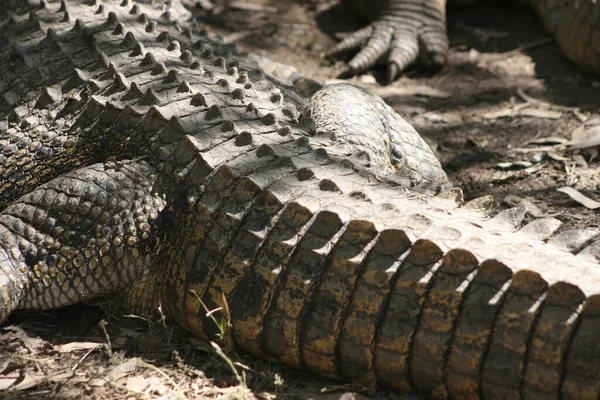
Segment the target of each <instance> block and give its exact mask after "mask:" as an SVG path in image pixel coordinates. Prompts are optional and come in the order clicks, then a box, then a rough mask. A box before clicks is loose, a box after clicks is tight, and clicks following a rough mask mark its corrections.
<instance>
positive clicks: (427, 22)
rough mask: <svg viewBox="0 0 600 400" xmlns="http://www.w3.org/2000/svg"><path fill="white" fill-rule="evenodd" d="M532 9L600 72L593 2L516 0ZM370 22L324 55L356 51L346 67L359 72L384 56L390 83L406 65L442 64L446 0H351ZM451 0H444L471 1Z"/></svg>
mask: <svg viewBox="0 0 600 400" xmlns="http://www.w3.org/2000/svg"><path fill="white" fill-rule="evenodd" d="M519 1H520V2H521V3H523V4H526V5H528V6H530V7H532V8H533V9H534V10H535V12H536V13H537V15H538V16H539V18H540V21H541V22H542V24H543V25H544V26H545V27H546V29H547V30H548V31H549V32H551V33H552V34H554V36H555V38H556V41H557V43H558V45H559V46H560V48H561V50H562V51H563V53H564V54H565V55H566V56H567V57H568V58H569V59H570V60H572V61H573V62H575V63H576V64H577V65H579V66H580V67H581V68H583V69H585V70H586V71H589V72H592V73H594V74H597V75H600V3H598V2H597V1H596V0H573V1H563V0H519ZM351 2H352V4H353V5H354V7H355V8H356V10H357V12H358V13H359V15H362V16H363V17H364V18H365V19H367V20H369V21H374V22H373V23H372V24H370V25H369V26H367V27H365V28H363V29H361V30H359V31H357V32H355V33H354V34H352V35H350V36H348V37H347V38H345V39H344V40H343V41H341V42H340V43H338V44H337V45H336V46H335V47H333V48H332V49H331V50H330V51H329V52H328V53H327V54H328V55H329V56H336V55H339V54H341V53H345V52H347V51H349V50H355V49H360V51H359V52H358V54H356V55H355V56H354V57H353V58H352V60H350V61H349V62H348V67H349V68H350V71H351V72H353V73H359V72H363V71H365V70H366V69H368V68H369V67H371V66H373V65H374V64H375V62H376V61H377V60H378V59H379V58H381V57H382V56H385V58H386V60H387V65H388V80H389V81H390V82H391V81H393V80H394V79H396V78H397V77H398V75H399V74H400V73H401V72H402V71H403V70H404V69H405V68H406V67H408V66H409V65H411V64H413V63H415V62H417V63H418V64H420V65H422V66H424V67H426V68H430V69H438V68H441V67H442V66H443V65H444V64H445V63H446V57H447V55H446V53H447V51H448V38H447V36H446V0H375V1H372V0H351ZM474 2H475V1H474V0H454V1H452V0H450V1H449V2H448V4H450V5H454V4H460V5H465V4H472V3H474Z"/></svg>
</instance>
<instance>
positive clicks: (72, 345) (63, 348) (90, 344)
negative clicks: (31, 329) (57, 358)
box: [54, 342, 103, 353]
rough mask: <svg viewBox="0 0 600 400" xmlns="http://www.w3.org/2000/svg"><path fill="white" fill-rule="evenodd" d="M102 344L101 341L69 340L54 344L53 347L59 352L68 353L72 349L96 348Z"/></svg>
mask: <svg viewBox="0 0 600 400" xmlns="http://www.w3.org/2000/svg"><path fill="white" fill-rule="evenodd" d="M102 346H103V344H102V343H97V342H71V343H65V344H61V345H58V346H54V349H55V350H57V351H59V352H61V353H70V352H72V351H80V350H92V349H98V348H100V347H102Z"/></svg>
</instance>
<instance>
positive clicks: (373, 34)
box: [327, 0, 448, 82]
mask: <svg viewBox="0 0 600 400" xmlns="http://www.w3.org/2000/svg"><path fill="white" fill-rule="evenodd" d="M354 3H355V6H356V8H357V9H359V11H362V13H363V15H365V16H366V17H367V18H369V19H375V18H376V16H377V17H378V19H376V20H375V22H373V23H372V24H370V25H369V26H367V27H366V28H363V29H361V30H359V31H357V32H355V33H354V34H352V35H350V36H348V37H347V38H345V39H344V40H342V41H341V42H340V43H338V44H337V45H336V46H334V47H333V48H332V49H331V50H329V51H328V53H327V54H328V55H329V56H335V55H337V54H340V53H343V52H346V51H348V50H352V49H355V48H362V49H361V50H360V52H359V53H358V54H357V55H355V56H354V58H352V60H351V61H350V62H349V63H348V67H349V68H350V70H351V72H353V73H360V72H363V71H365V70H366V69H367V68H369V67H370V66H372V65H373V64H375V62H376V61H377V60H378V59H379V58H380V57H382V56H384V55H385V56H386V59H387V68H388V81H389V82H392V81H394V80H395V79H396V78H397V77H398V75H399V74H400V72H402V71H403V70H404V69H405V68H406V67H408V66H409V65H411V64H413V63H414V62H415V61H417V59H418V60H419V63H420V64H421V65H423V66H424V67H426V68H430V69H439V68H441V67H442V66H444V64H445V63H446V58H447V54H446V53H447V52H448V37H447V35H446V0H388V1H385V2H384V1H378V2H375V3H377V6H375V7H374V5H373V2H369V1H355V2H354ZM375 10H381V12H380V13H379V14H380V15H378V13H377V12H376V11H375ZM374 11H375V12H374Z"/></svg>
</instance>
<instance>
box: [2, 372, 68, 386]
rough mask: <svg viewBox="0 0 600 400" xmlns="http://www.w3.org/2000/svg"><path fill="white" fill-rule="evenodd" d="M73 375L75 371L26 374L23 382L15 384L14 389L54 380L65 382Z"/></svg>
mask: <svg viewBox="0 0 600 400" xmlns="http://www.w3.org/2000/svg"><path fill="white" fill-rule="evenodd" d="M72 376H73V371H67V372H64V373H62V374H57V375H52V376H47V375H34V376H26V377H25V379H23V382H21V383H19V384H17V385H15V386H13V389H14V390H25V389H30V388H32V387H35V386H37V385H40V384H42V383H47V382H52V383H61V382H65V381H67V380H68V379H70V378H71V377H72Z"/></svg>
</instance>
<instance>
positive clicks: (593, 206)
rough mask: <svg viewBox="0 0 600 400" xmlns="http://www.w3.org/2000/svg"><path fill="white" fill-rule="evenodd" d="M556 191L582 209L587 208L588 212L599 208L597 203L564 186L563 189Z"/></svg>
mask: <svg viewBox="0 0 600 400" xmlns="http://www.w3.org/2000/svg"><path fill="white" fill-rule="evenodd" d="M556 190H558V191H559V192H561V193H564V194H566V195H568V196H569V197H570V198H572V199H573V200H575V201H576V202H578V203H579V204H581V205H583V206H584V207H586V208H589V209H590V210H595V209H597V208H600V203H599V202H597V201H595V200H592V199H590V198H589V197H587V196H585V195H583V194H581V193H580V192H579V191H578V190H576V189H573V188H572V187H570V186H564V187H561V188H558V189H556Z"/></svg>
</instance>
